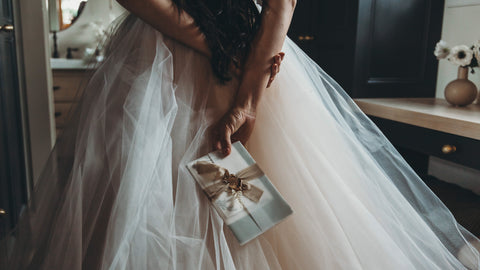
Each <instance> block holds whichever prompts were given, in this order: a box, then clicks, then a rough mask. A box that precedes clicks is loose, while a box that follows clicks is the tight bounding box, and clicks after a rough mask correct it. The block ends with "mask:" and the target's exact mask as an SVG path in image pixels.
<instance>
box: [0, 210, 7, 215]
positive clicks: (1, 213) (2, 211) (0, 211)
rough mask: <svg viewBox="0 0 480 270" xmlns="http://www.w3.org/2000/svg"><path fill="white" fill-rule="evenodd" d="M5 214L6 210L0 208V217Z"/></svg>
mask: <svg viewBox="0 0 480 270" xmlns="http://www.w3.org/2000/svg"><path fill="white" fill-rule="evenodd" d="M6 215H7V211H5V210H3V209H2V208H0V217H3V216H6Z"/></svg>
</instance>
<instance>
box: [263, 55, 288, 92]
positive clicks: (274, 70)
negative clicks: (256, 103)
mask: <svg viewBox="0 0 480 270" xmlns="http://www.w3.org/2000/svg"><path fill="white" fill-rule="evenodd" d="M284 57H285V53H284V52H280V53H278V54H276V55H275V56H274V57H273V64H272V67H271V69H270V78H269V79H268V84H267V88H269V87H270V86H271V85H272V82H273V80H275V76H277V74H278V73H279V72H280V64H281V63H282V60H283V58H284Z"/></svg>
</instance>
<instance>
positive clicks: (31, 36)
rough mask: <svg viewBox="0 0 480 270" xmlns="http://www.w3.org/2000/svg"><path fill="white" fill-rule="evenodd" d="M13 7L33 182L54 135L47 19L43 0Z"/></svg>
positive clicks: (20, 2)
mask: <svg viewBox="0 0 480 270" xmlns="http://www.w3.org/2000/svg"><path fill="white" fill-rule="evenodd" d="M14 7H15V27H16V29H15V36H16V38H17V54H18V69H19V75H20V92H21V96H22V99H24V100H23V103H24V104H25V105H26V108H24V109H23V115H22V116H23V117H24V121H25V124H24V129H25V134H24V135H25V143H26V144H27V145H28V146H29V147H28V148H29V149H27V150H26V152H27V155H28V154H30V155H29V156H30V158H31V167H32V168H31V169H32V171H31V172H27V174H28V175H30V176H31V177H32V178H33V179H29V184H30V185H32V184H33V183H32V182H33V180H35V179H37V178H38V176H39V174H40V172H41V170H42V168H43V166H44V164H45V161H46V159H47V157H48V155H49V153H50V150H51V148H52V146H53V143H54V138H55V137H54V136H55V135H54V134H55V125H54V117H53V111H54V108H53V94H52V91H51V90H50V89H51V88H52V80H51V78H52V74H51V70H50V61H49V60H50V57H49V54H50V49H49V46H48V39H47V36H48V20H47V12H46V3H45V2H44V1H31V0H20V1H18V2H16V3H15V5H14ZM29 152H30V153H29ZM27 163H28V162H27ZM30 188H31V187H30Z"/></svg>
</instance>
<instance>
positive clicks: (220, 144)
mask: <svg viewBox="0 0 480 270" xmlns="http://www.w3.org/2000/svg"><path fill="white" fill-rule="evenodd" d="M254 125H255V111H254V110H251V109H246V108H241V107H237V106H235V107H233V108H232V109H230V111H228V112H227V113H226V114H225V115H224V116H223V117H222V119H220V121H219V122H218V124H217V125H216V126H215V127H214V129H213V148H214V150H221V151H222V153H223V154H224V155H229V154H230V152H231V151H232V143H233V142H236V141H240V142H242V143H243V144H245V143H246V142H247V140H248V139H249V138H250V135H251V134H252V131H253V127H254Z"/></svg>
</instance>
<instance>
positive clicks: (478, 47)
mask: <svg viewBox="0 0 480 270" xmlns="http://www.w3.org/2000/svg"><path fill="white" fill-rule="evenodd" d="M473 54H474V55H475V58H476V59H477V62H478V63H480V40H477V41H476V42H475V43H474V44H473Z"/></svg>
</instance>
